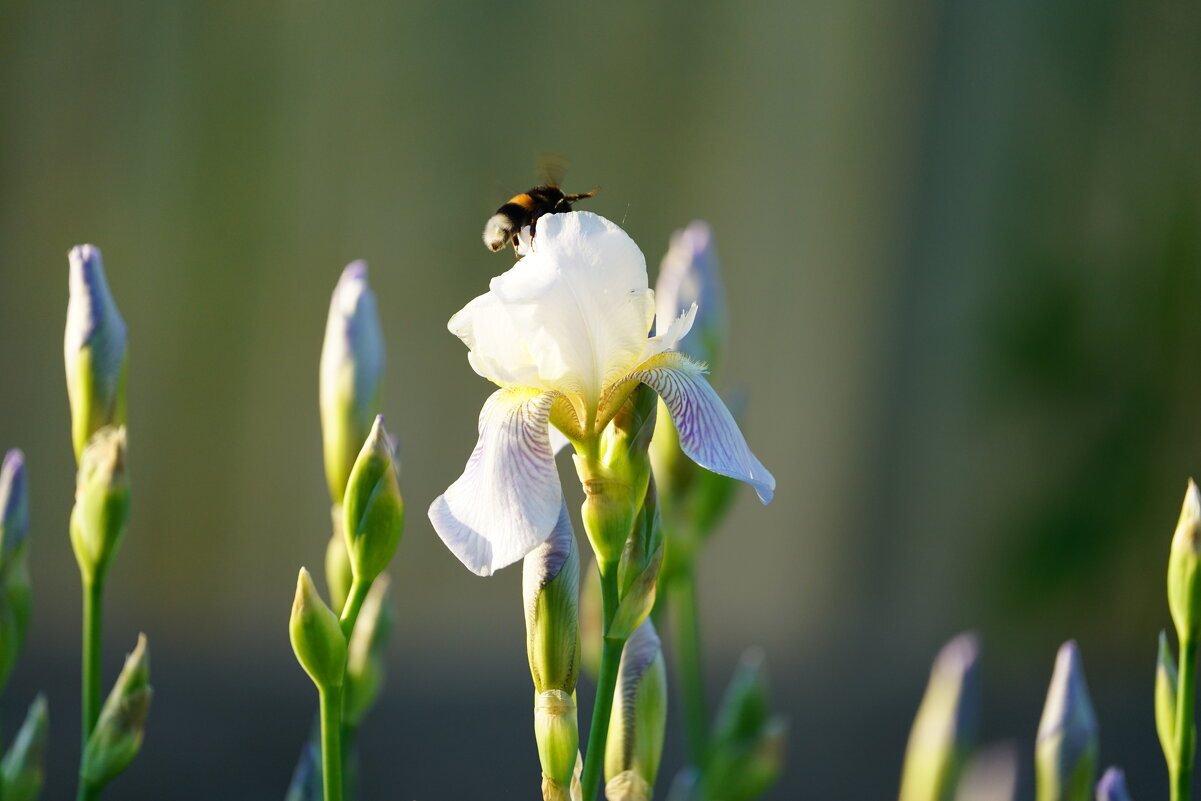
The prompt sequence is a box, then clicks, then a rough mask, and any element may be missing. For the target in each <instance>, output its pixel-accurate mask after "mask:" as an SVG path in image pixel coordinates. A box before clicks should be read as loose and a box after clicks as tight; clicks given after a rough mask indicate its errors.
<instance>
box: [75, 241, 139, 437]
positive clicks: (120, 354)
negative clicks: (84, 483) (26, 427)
mask: <svg viewBox="0 0 1201 801" xmlns="http://www.w3.org/2000/svg"><path fill="white" fill-rule="evenodd" d="M68 260H69V261H70V264H71V270H70V277H69V287H70V298H69V300H68V301H67V331H66V336H65V337H64V339H63V356H64V359H65V362H66V367H67V395H68V397H69V398H70V401H71V441H72V443H73V444H74V446H75V458H76V459H80V458H81V457H82V455H83V449H84V446H85V445H87V442H88V440H89V439H91V437H92V434H94V433H96V432H97V431H98V430H100V429H101V428H103V427H104V426H109V425H117V426H119V425H124V424H125V371H126V364H127V361H128V357H127V354H126V333H125V321H124V320H123V319H121V313H120V312H119V311H117V304H116V302H115V301H114V300H113V296H112V293H111V292H110V291H109V288H108V281H107V280H106V279H105V277H104V264H103V262H102V261H101V259H100V250H99V248H97V247H96V246H94V245H79V246H78V247H74V248H72V249H71V252H70V253H69V254H68Z"/></svg>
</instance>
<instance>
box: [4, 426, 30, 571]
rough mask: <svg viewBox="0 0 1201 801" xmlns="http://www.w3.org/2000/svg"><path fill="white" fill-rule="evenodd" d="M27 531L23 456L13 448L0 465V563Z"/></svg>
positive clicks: (27, 492)
mask: <svg viewBox="0 0 1201 801" xmlns="http://www.w3.org/2000/svg"><path fill="white" fill-rule="evenodd" d="M28 533H29V490H28V488H27V487H26V485H25V456H24V454H22V453H21V451H20V450H18V449H16V448H13V449H12V450H10V451H9V452H8V453H6V454H5V455H4V464H3V466H0V565H2V566H3V567H4V568H7V566H8V563H9V559H10V557H11V556H12V555H13V554H14V553H16V552H17V551H18V550H19V549H20V547H21V546H22V545H23V544H24V543H25V537H26V535H27V534H28Z"/></svg>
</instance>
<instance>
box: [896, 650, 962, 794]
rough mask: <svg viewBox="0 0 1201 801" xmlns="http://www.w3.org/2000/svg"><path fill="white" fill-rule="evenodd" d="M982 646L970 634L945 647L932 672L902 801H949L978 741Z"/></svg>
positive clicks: (904, 774) (911, 745) (903, 783)
mask: <svg viewBox="0 0 1201 801" xmlns="http://www.w3.org/2000/svg"><path fill="white" fill-rule="evenodd" d="M979 662H980V645H979V643H978V642H977V640H976V637H975V636H974V635H972V634H961V635H959V636H958V637H956V638H955V639H953V640H951V641H950V642H949V643H947V644H946V645H945V646H944V647H943V649H942V651H940V652H939V654H938V658H937V659H935V660H934V668H933V670H931V672H930V683H929V684H928V685H927V686H926V695H925V696H924V697H923V698H922V705H921V706H920V707H919V708H918V710H917V717H916V718H915V719H914V721H913V729H912V730H911V731H910V733H909V746H908V748H907V749H906V751H905V767H904V770H903V772H902V774H901V794H900V799H901V801H950V799H953V798H954V796H955V787H956V786H957V785H958V783H959V772H960V769H961V768H962V766H963V761H964V759H965V758H966V757H967V755H968V754H969V753H970V752H971V749H972V747H973V745H974V740H975V729H976V720H977V717H978V707H979V705H980V700H979V696H980V671H979Z"/></svg>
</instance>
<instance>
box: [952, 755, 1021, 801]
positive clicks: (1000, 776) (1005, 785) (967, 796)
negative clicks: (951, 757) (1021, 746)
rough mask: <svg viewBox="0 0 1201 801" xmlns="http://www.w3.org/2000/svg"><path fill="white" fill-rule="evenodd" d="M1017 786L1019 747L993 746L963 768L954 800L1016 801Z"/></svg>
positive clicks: (970, 760) (972, 758)
mask: <svg viewBox="0 0 1201 801" xmlns="http://www.w3.org/2000/svg"><path fill="white" fill-rule="evenodd" d="M1017 783H1018V754H1017V747H1016V746H1015V745H1014V744H1013V743H1011V742H1003V743H994V744H993V745H990V746H987V747H985V748H983V749H981V750H980V751H978V752H976V753H975V754H973V755H972V757H971V759H969V760H968V761H967V764H965V765H964V766H963V775H962V776H961V777H960V779H959V790H958V792H956V794H955V801H1014V799H1015V792H1016V790H1017Z"/></svg>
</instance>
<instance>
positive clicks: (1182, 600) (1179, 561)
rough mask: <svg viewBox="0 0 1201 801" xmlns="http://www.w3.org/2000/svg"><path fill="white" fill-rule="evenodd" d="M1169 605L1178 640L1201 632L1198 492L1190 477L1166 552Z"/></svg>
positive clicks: (1188, 639) (1190, 639)
mask: <svg viewBox="0 0 1201 801" xmlns="http://www.w3.org/2000/svg"><path fill="white" fill-rule="evenodd" d="M1168 609H1169V610H1170V611H1171V613H1172V621H1173V622H1174V623H1175V624H1176V635H1177V637H1178V638H1179V639H1180V642H1181V643H1185V642H1196V640H1197V637H1198V635H1199V634H1201V493H1199V492H1198V491H1197V485H1196V483H1194V482H1193V480H1192V479H1191V478H1190V479H1189V482H1188V488H1187V489H1186V490H1185V492H1184V503H1183V504H1182V505H1181V507H1180V519H1179V520H1178V521H1177V522H1176V532H1175V534H1173V535H1172V549H1171V552H1170V553H1169V555H1168Z"/></svg>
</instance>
